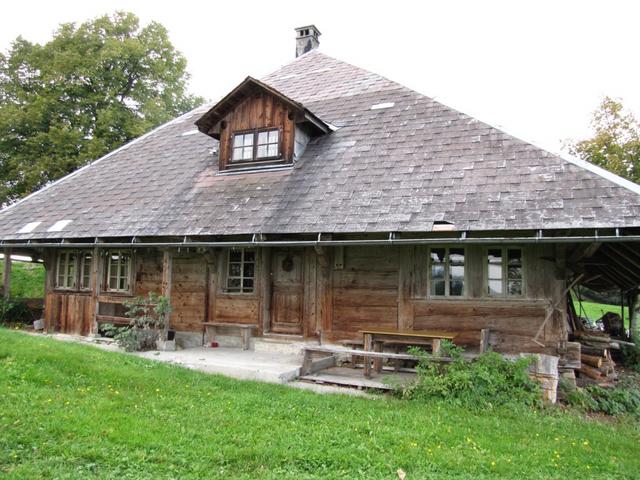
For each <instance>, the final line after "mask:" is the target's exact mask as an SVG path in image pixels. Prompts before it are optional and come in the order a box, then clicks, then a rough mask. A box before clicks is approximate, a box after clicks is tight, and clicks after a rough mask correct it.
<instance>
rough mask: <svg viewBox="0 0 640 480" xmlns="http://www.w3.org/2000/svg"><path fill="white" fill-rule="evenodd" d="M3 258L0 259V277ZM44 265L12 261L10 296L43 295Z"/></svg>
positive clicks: (34, 296) (37, 296)
mask: <svg viewBox="0 0 640 480" xmlns="http://www.w3.org/2000/svg"><path fill="white" fill-rule="evenodd" d="M3 272H4V260H0V278H1V277H2V273H3ZM44 276H45V271H44V265H42V264H41V263H27V262H17V261H14V262H13V263H12V265H11V298H43V297H44Z"/></svg>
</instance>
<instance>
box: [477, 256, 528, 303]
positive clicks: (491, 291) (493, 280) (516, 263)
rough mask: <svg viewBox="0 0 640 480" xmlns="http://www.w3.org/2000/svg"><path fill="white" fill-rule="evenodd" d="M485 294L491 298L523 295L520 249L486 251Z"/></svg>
mask: <svg viewBox="0 0 640 480" xmlns="http://www.w3.org/2000/svg"><path fill="white" fill-rule="evenodd" d="M486 265H487V269H486V272H487V277H486V279H487V294H488V295H490V296H492V297H518V296H522V293H523V288H524V287H523V279H524V275H523V262H522V249H521V248H514V247H495V248H489V249H487V263H486Z"/></svg>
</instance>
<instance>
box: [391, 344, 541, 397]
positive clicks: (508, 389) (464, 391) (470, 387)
mask: <svg viewBox="0 0 640 480" xmlns="http://www.w3.org/2000/svg"><path fill="white" fill-rule="evenodd" d="M443 343H444V342H443ZM411 351H412V353H413V354H414V355H418V356H420V357H421V358H420V361H419V362H418V365H417V367H416V370H417V373H418V376H417V380H416V381H415V382H413V383H411V384H409V385H405V386H403V387H400V392H399V393H400V394H401V396H402V397H404V398H410V399H417V400H422V401H426V400H445V401H447V402H449V403H452V404H454V405H464V406H467V407H473V408H483V409H484V408H488V407H489V408H490V407H493V406H497V405H517V404H521V405H529V406H537V405H539V404H540V402H541V398H542V395H541V390H540V385H539V384H538V382H536V381H534V380H532V379H531V378H529V366H530V365H531V362H532V359H531V358H520V359H517V360H515V361H511V360H508V359H506V358H504V357H503V356H502V355H500V354H498V353H495V352H487V353H485V354H483V355H481V356H480V357H478V358H477V359H476V360H474V361H466V360H465V359H464V358H463V356H462V352H463V349H462V348H461V347H456V346H454V345H453V344H451V343H444V348H443V353H444V354H445V355H446V356H449V357H450V358H451V362H450V363H440V362H437V361H433V359H432V357H431V355H428V354H426V353H424V352H423V351H422V350H420V349H417V348H414V349H412V350H411Z"/></svg>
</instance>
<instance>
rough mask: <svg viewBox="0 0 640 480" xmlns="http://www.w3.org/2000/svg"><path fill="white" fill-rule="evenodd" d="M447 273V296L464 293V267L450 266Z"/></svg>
mask: <svg viewBox="0 0 640 480" xmlns="http://www.w3.org/2000/svg"><path fill="white" fill-rule="evenodd" d="M449 271H450V276H451V284H450V286H449V295H455V296H460V295H462V293H463V292H464V266H462V265H453V264H452V265H451V266H450V267H449Z"/></svg>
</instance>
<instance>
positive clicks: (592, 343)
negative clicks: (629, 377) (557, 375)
mask: <svg viewBox="0 0 640 480" xmlns="http://www.w3.org/2000/svg"><path fill="white" fill-rule="evenodd" d="M574 337H575V339H576V340H577V341H579V342H580V344H581V356H580V361H581V363H580V368H578V372H580V375H581V376H585V377H588V378H591V379H593V380H595V381H597V382H599V383H600V382H608V381H611V380H615V379H616V378H617V374H616V369H615V367H616V364H615V362H614V361H613V358H611V350H619V349H620V345H625V344H630V342H626V341H624V340H618V339H615V338H611V337H610V336H609V335H607V334H606V333H603V332H597V331H583V332H574Z"/></svg>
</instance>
